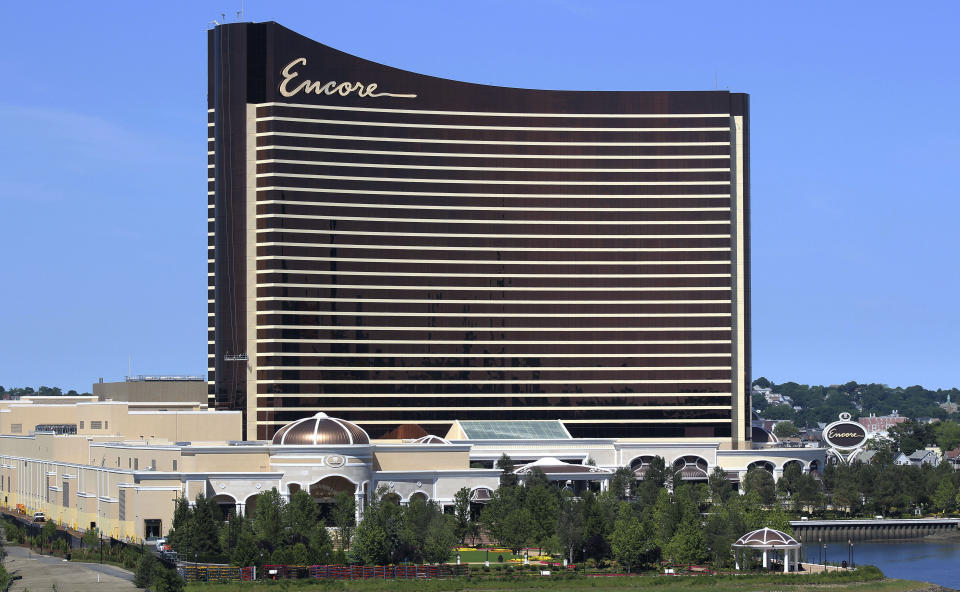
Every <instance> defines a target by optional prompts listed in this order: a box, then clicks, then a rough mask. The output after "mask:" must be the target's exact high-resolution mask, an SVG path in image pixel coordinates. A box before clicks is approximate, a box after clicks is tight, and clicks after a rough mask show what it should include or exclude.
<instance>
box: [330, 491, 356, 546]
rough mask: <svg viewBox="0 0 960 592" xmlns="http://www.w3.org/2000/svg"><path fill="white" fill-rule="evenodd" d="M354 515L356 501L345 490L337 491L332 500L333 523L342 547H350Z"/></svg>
mask: <svg viewBox="0 0 960 592" xmlns="http://www.w3.org/2000/svg"><path fill="white" fill-rule="evenodd" d="M356 516H357V501H356V499H355V498H354V496H353V495H352V494H351V493H349V492H347V491H341V492H339V493H337V496H336V497H335V498H334V502H333V524H334V526H336V527H337V536H338V537H339V538H340V545H341V546H342V547H343V548H344V549H348V548H350V540H351V538H352V537H353V529H354V527H355V526H356V519H357V518H356Z"/></svg>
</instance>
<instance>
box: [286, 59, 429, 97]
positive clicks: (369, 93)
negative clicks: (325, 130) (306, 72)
mask: <svg viewBox="0 0 960 592" xmlns="http://www.w3.org/2000/svg"><path fill="white" fill-rule="evenodd" d="M298 64H302V65H304V66H306V65H307V58H297V59H295V60H293V61H292V62H290V63H289V64H287V65H286V66H284V68H283V70H282V71H281V72H280V74H281V76H283V81H282V82H281V83H280V94H281V95H283V96H285V97H288V98H289V97H292V96H294V95H296V94H297V93H298V92H300V91H303V93H304V94H311V93H312V94H316V95H340V96H341V97H346V96H349V95H350V94H351V93H356V94H357V96H359V97H370V98H373V99H376V98H379V97H394V98H400V99H415V98H417V95H415V94H412V93H407V94H397V93H388V92H380V93H378V92H375V91H376V90H377V83H376V82H371V83H369V84H364V83H362V82H337V81H336V80H330V81H329V82H320V81H319V80H318V81H316V82H314V81H312V80H310V79H307V78H305V79H303V81H302V82H301V83H300V84H298V85H297V86H295V87H293V90H289V89H288V88H287V84H288V83H289V82H290V81H291V80H293V79H294V78H297V77H298V76H300V72H297V71H296V70H293V68H294V67H295V66H297V65H298Z"/></svg>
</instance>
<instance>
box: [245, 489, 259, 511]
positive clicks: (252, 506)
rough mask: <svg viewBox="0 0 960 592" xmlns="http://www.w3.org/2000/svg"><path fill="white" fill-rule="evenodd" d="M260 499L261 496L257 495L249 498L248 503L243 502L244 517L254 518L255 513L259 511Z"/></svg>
mask: <svg viewBox="0 0 960 592" xmlns="http://www.w3.org/2000/svg"><path fill="white" fill-rule="evenodd" d="M258 499H260V494H259V493H255V494H253V495H251V496H250V497H248V498H247V501H245V502H243V515H244V516H253V514H254V512H256V511H257V500H258Z"/></svg>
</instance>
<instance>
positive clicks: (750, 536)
mask: <svg viewBox="0 0 960 592" xmlns="http://www.w3.org/2000/svg"><path fill="white" fill-rule="evenodd" d="M733 546H734V547H749V548H751V549H769V548H772V547H778V548H781V549H784V548H790V549H793V548H799V547H800V543H798V542H797V541H796V539H794V538H793V537H792V536H790V535H789V534H787V533H785V532H781V531H779V530H774V529H772V528H761V529H760V530H754V531H752V532H748V533H747V534H745V535H743V536H742V537H740V538H739V539H737V542H735V543H734V544H733Z"/></svg>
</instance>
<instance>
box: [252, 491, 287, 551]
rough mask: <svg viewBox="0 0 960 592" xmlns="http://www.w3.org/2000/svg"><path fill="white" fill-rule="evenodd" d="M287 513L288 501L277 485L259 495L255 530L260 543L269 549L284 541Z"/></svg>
mask: <svg viewBox="0 0 960 592" xmlns="http://www.w3.org/2000/svg"><path fill="white" fill-rule="evenodd" d="M285 514H286V502H285V501H284V499H283V496H281V495H280V492H279V491H277V488H276V487H274V488H272V489H270V491H265V492H263V493H261V494H260V495H258V496H257V505H256V509H255V510H254V512H253V532H254V534H255V535H256V537H257V541H258V542H259V544H260V545H262V546H263V547H265V548H266V549H267V550H268V551H272V550H275V549H276V548H277V547H278V546H280V545H282V544H283V542H284V541H283V525H284V522H285V520H284V515H285Z"/></svg>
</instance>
